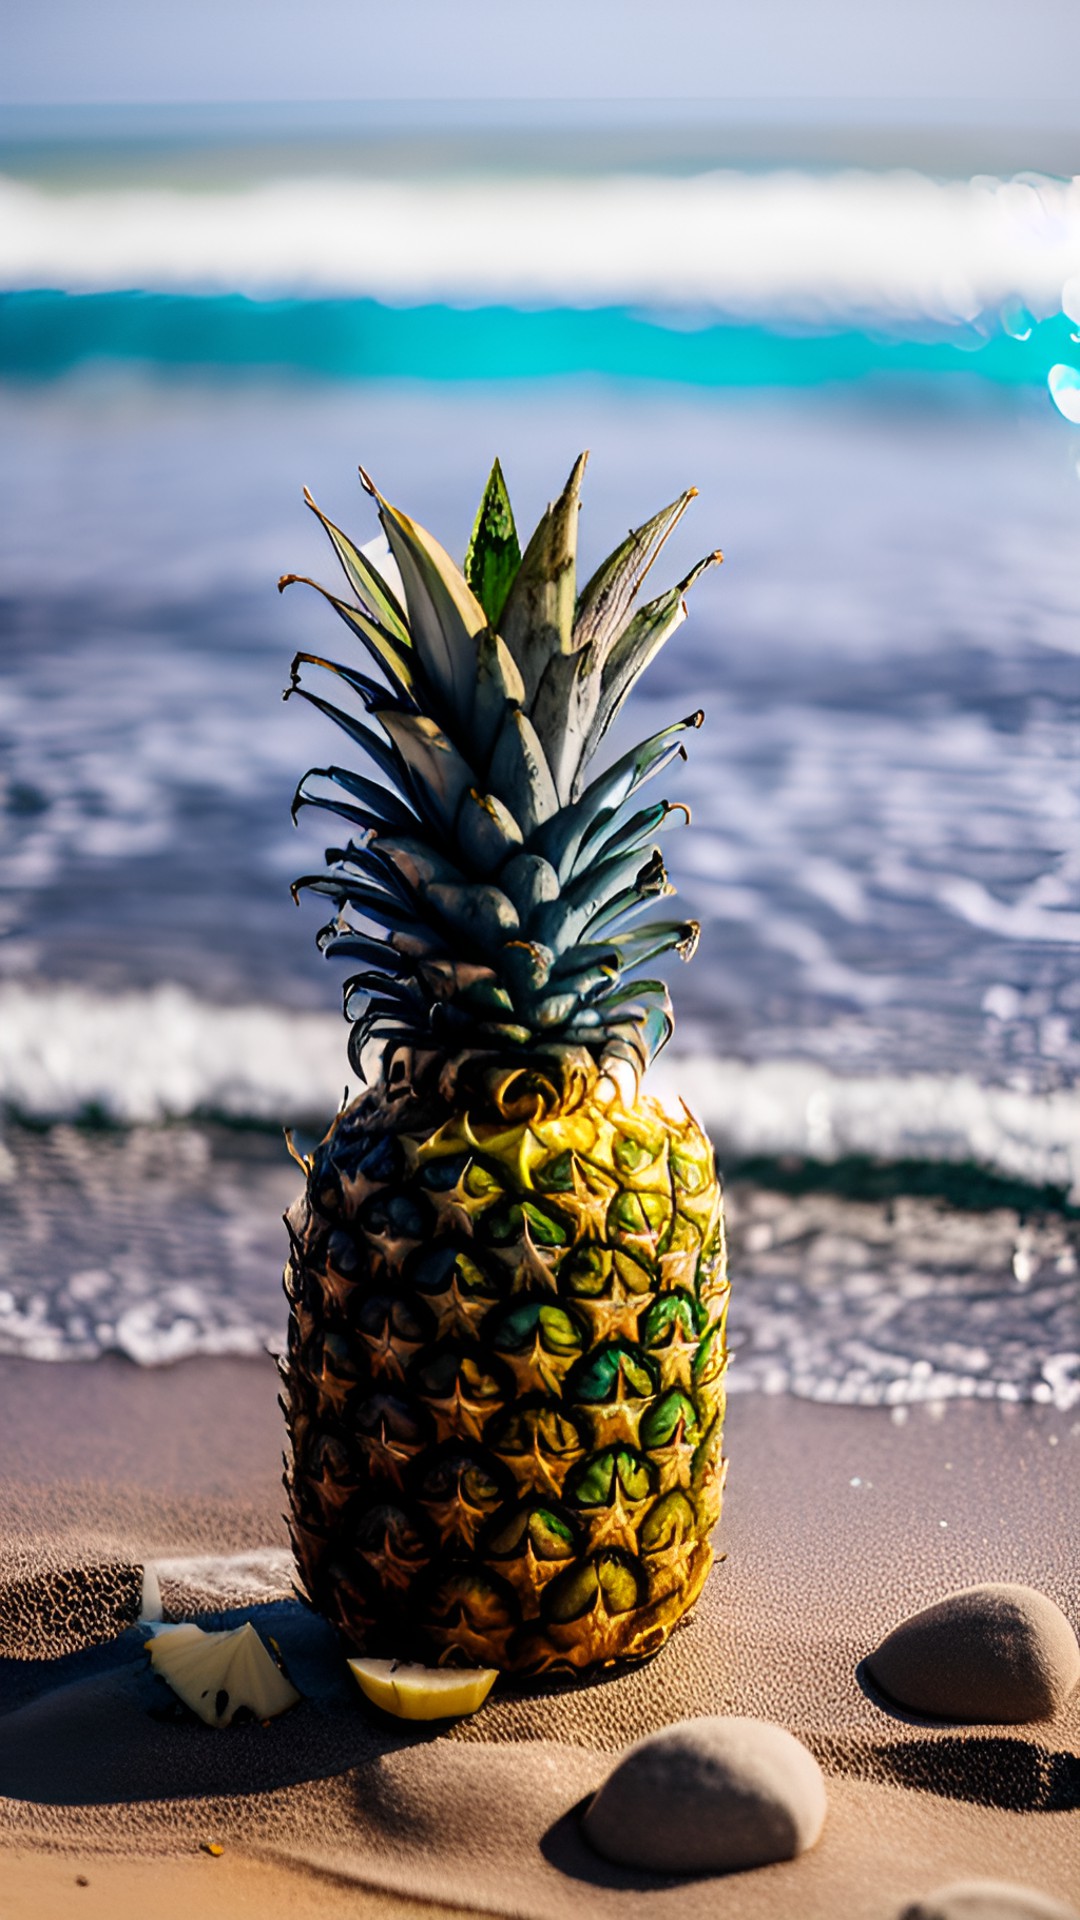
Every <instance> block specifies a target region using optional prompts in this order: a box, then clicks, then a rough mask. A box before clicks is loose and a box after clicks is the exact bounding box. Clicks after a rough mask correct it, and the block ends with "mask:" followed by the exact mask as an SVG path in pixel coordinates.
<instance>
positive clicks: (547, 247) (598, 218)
mask: <svg viewBox="0 0 1080 1920" xmlns="http://www.w3.org/2000/svg"><path fill="white" fill-rule="evenodd" d="M1078 266H1080V181H1075V180H1074V181H1059V180H1051V179H1040V178H1026V179H1018V180H996V179H990V178H978V179H973V180H950V181H941V180H935V179H932V178H930V177H928V176H926V175H923V174H919V173H916V172H914V171H895V172H891V173H890V172H885V173H879V172H870V171H858V170H850V171H846V172H840V173H832V174H829V173H825V174H816V173H806V172H799V171H796V170H773V171H767V172H763V173H743V172H738V171H734V170H722V171H714V172H707V173H702V174H699V175H697V176H695V177H692V178H677V177H669V176H665V175H662V174H648V173H638V174H626V173H619V174H608V175H600V176H597V177H588V176H584V177H579V178H557V177H551V176H545V175H543V174H539V175H537V174H532V175H524V176H521V175H519V176H516V177H515V176H514V175H512V174H509V173H507V174H501V175H493V176H487V177H483V176H480V177H470V176H468V175H461V174H458V175H454V174H450V175H449V176H445V177H441V178H433V179H423V180H415V179H408V178H400V179H393V178H389V179H388V178H382V179H373V178H366V179H363V178H361V179H356V178H353V179H349V178H344V177H332V176H331V177H326V178H316V179H310V178H291V179H290V178H278V179H270V180H264V181H261V182H258V183H256V184H253V185H250V186H247V187H236V186H233V187H220V188H218V189H217V190H216V191H210V192H207V191H200V192H192V191H183V190H181V189H179V188H177V187H168V186H156V187H146V186H136V185H120V186H112V187H109V188H97V189H88V188H77V189H74V190H67V191H60V190H58V189H56V188H55V187H50V188H49V189H47V190H46V189H43V188H42V187H41V186H39V185H36V184H34V183H33V182H29V181H20V180H16V179H10V178H8V179H3V180H0V286H3V287H6V288H9V289H26V288H33V287H52V288H63V289H66V290H68V291H89V290H99V291H107V290H115V289H123V288H141V289H144V290H145V289H162V290H169V291H181V290H188V291H197V292H221V291H243V292H247V293H251V294H255V295H256V296H260V297H275V296H280V295H287V294H309V295H331V296H334V297H343V296H352V297H356V296H366V297H369V298H372V299H375V300H381V301H389V302H392V303H393V302H405V303H414V302H424V301H449V302H465V303H473V304H483V303H489V304H490V303H492V302H496V303H497V302H503V301H507V302H511V303H518V304H525V305H537V306H543V307H550V306H559V305H564V304H567V305H573V306H619V305H627V304H633V303H635V302H642V303H644V304H646V305H649V306H653V307H655V306H661V307H663V308H667V309H671V308H680V307H681V308H683V309H686V310H687V311H688V312H689V313H690V315H691V316H692V314H693V312H694V310H695V309H705V310H708V311H713V312H716V311H720V312H724V313H726V314H729V315H731V316H736V317H740V316H741V317H744V318H753V317H760V316H761V315H762V314H771V315H773V316H781V317H786V318H787V319H789V320H792V321H798V322H801V323H808V324H811V325H821V324H830V323H832V322H833V321H835V319H836V317H837V316H839V315H844V316H848V317H851V316H859V315H870V314H872V315H874V316H877V317H878V318H879V319H880V318H881V317H882V316H892V318H894V319H895V320H896V321H897V322H899V323H902V324H908V323H911V322H913V321H919V322H927V321H930V322H935V323H938V324H941V325H944V326H946V327H949V326H953V325H956V324H957V323H969V322H971V321H973V320H975V319H976V318H977V316H979V315H980V314H987V313H991V312H993V313H997V312H999V311H1000V310H1002V309H1006V316H1005V317H1006V320H1007V322H1008V324H1009V325H1010V326H1011V328H1012V330H1013V331H1022V330H1023V327H1024V326H1025V325H1030V322H1031V320H1032V318H1034V319H1039V318H1043V317H1045V316H1047V315H1049V314H1053V313H1057V312H1058V311H1059V309H1060V305H1061V293H1062V287H1063V285H1064V283H1065V282H1066V281H1067V280H1068V279H1069V278H1070V276H1071V275H1074V274H1076V272H1077V269H1078ZM1025 316H1026V318H1025Z"/></svg>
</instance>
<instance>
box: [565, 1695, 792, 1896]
mask: <svg viewBox="0 0 1080 1920" xmlns="http://www.w3.org/2000/svg"><path fill="white" fill-rule="evenodd" d="M825 1807H826V1797H825V1781H824V1779H823V1777H822V1772H821V1768H820V1767H819V1766H818V1763H817V1761H816V1760H815V1759H814V1756H813V1754H812V1753H809V1752H808V1751H807V1749H806V1748H805V1747H804V1746H803V1745H802V1744H801V1742H800V1741H798V1740H796V1739H795V1737H794V1735H793V1734H790V1733H788V1732H787V1731H786V1730H785V1729H784V1728H783V1727H777V1726H773V1725H772V1723H771V1722H770V1721H768V1720H748V1719H743V1718H741V1717H735V1716H731V1717H721V1716H719V1715H716V1716H711V1717H709V1718H702V1719H700V1720H680V1721H678V1722H677V1723H676V1724H675V1725H674V1726H671V1727H665V1728H664V1729H663V1731H662V1732H660V1733H653V1734H649V1735H648V1737H647V1738H646V1739H644V1740H639V1741H638V1742H637V1744H636V1745H635V1746H632V1747H630V1748H628V1749H627V1751H626V1753H624V1754H623V1756H622V1759H621V1760H619V1761H618V1762H617V1764H616V1766H615V1767H614V1769H613V1770H612V1772H611V1773H610V1774H609V1775H608V1777H607V1779H606V1780H605V1782H604V1784H603V1786H602V1787H601V1788H600V1790H599V1792H598V1793H597V1794H596V1795H595V1797H594V1798H593V1800H592V1802H591V1804H590V1806H589V1808H588V1811H587V1812H586V1814H585V1818H584V1830H585V1837H586V1839H587V1840H588V1841H589V1842H590V1844H591V1845H592V1846H593V1847H595V1849H596V1851H597V1853H602V1854H603V1855H604V1857H605V1859H607V1860H613V1861H615V1863H616V1864H617V1865H619V1866H623V1867H645V1868H647V1869H649V1870H650V1871H651V1872H653V1873H729V1872H731V1871H732V1870H733V1869H735V1868H739V1867H765V1866H768V1865H769V1864H770V1863H771V1862H772V1861H775V1860H791V1859H793V1858H794V1857H795V1855H796V1854H797V1853H805V1851H806V1849H807V1848H808V1847H812V1846H813V1844H814V1842H815V1840H816V1839H817V1837H818V1835H819V1833H820V1832H821V1828H822V1825H823V1823H824V1819H825Z"/></svg>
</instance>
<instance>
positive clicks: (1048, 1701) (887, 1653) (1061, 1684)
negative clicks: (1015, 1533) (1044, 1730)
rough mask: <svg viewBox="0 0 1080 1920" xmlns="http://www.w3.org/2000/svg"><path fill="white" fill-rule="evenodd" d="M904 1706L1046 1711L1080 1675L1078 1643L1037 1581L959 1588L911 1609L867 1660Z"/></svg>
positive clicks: (1018, 1715)
mask: <svg viewBox="0 0 1080 1920" xmlns="http://www.w3.org/2000/svg"><path fill="white" fill-rule="evenodd" d="M866 1665H867V1670H868V1672H869V1674H870V1678H871V1679H872V1680H873V1682H874V1684H875V1686H878V1687H880V1688H881V1690H882V1692H883V1693H887V1694H888V1695H889V1696H890V1697H891V1698H892V1699H893V1700H896V1701H897V1702H899V1704H900V1705H901V1706H904V1707H911V1708H913V1709H914V1711H915V1712H916V1713H928V1714H934V1715H935V1716H936V1717H937V1718H939V1719H943V1720H964V1721H969V1722H979V1723H983V1724H986V1723H989V1724H992V1725H995V1726H1003V1725H1006V1724H1009V1725H1012V1724H1015V1723H1017V1722H1019V1721H1023V1720H1045V1719H1046V1718H1047V1717H1048V1716H1049V1715H1050V1714H1052V1713H1056V1712H1057V1710H1058V1708H1059V1707H1061V1706H1063V1705H1064V1703H1065V1701H1066V1700H1067V1699H1068V1697H1069V1695H1070V1693H1071V1692H1072V1690H1073V1688H1074V1687H1075V1685H1076V1683H1077V1681H1078V1680H1080V1646H1078V1645H1077V1641H1076V1635H1075V1633H1074V1632H1073V1630H1072V1627H1071V1626H1070V1625H1069V1622H1068V1621H1067V1620H1066V1618H1065V1615H1064V1614H1063V1613H1062V1611H1061V1609H1060V1607H1056V1606H1055V1605H1054V1602H1053V1601H1052V1600H1048V1599H1047V1597H1046V1595H1045V1594H1044V1593H1036V1591H1035V1589H1034V1587H1018V1586H986V1587H965V1588H963V1589H962V1590H961V1591H960V1592H958V1593H947V1594H946V1595H945V1597H944V1599H942V1600H938V1601H937V1602H936V1603H935V1604H934V1605H933V1606H932V1607H926V1608H924V1609H923V1611H922V1612H921V1613H914V1614H912V1616H911V1618H910V1619H909V1620H904V1621H902V1622H901V1624H900V1626H898V1627H894V1628H893V1631H892V1632H891V1633H890V1634H889V1635H887V1637H886V1638H885V1639H884V1640H883V1641H882V1643H881V1645H880V1647H878V1648H877V1650H876V1652H874V1653H872V1654H871V1655H870V1656H869V1658H868V1660H867V1662H866Z"/></svg>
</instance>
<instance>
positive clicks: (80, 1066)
mask: <svg viewBox="0 0 1080 1920" xmlns="http://www.w3.org/2000/svg"><path fill="white" fill-rule="evenodd" d="M0 1034H2V1035H3V1048H2V1052H0V1102H2V1103H3V1104H6V1105H7V1106H9V1107H11V1108H14V1109H15V1110H16V1111H17V1112H19V1113H21V1114H24V1115H27V1116H29V1117H33V1118H35V1119H41V1120H55V1119H64V1118H73V1117H75V1116H77V1115H78V1114H79V1113H80V1112H81V1111H83V1110H85V1109H86V1108H88V1107H96V1108H99V1109H100V1110H101V1111H102V1112H104V1113H105V1114H106V1115H107V1116H108V1117H109V1118H111V1119H113V1120H115V1121H118V1122H121V1123H124V1124H137V1123H146V1122H154V1121H159V1120H163V1119H169V1118H177V1117H182V1116H184V1115H186V1114H190V1113H192V1112H194V1111H197V1110H200V1109H202V1110H210V1111H213V1112H216V1113H221V1114H226V1115H230V1116H234V1117H236V1118H249V1119H256V1120H264V1121H266V1120H268V1121H272V1122H277V1123H281V1124H293V1123H296V1122H298V1121H301V1120H303V1119H306V1118H311V1119H315V1120H319V1119H322V1120H324V1121H325V1120H327V1119H328V1118H329V1117H330V1116H331V1115H332V1114H333V1113H334V1112H335V1111H336V1108H337V1106H338V1103H339V1100H340V1097H341V1091H342V1086H343V1084H344V1081H345V1079H346V1076H347V1067H346V1056H345V1046H346V1028H345V1024H344V1022H343V1021H342V1020H340V1019H338V1018H336V1017H335V1016H333V1015H332V1014H302V1013H290V1012H288V1011H286V1010H284V1009H282V1008H279V1007H223V1006H218V1005H214V1004H211V1003H208V1002H204V1001H201V1000H199V999H198V998H197V997H196V996H195V995H194V994H192V993H190V992H189V991H188V990H187V989H185V988H183V987H178V986H160V987H156V988H154V989H152V990H149V991H146V992H142V993H135V992H130V993H123V994H117V995H115V996H112V997H109V996H106V995H99V994H94V993H92V992H88V991H85V990H83V989H78V988H68V987H61V988H56V989H53V990H46V989H44V988H42V987H38V986H34V985H29V984H26V983H23V982H16V981H10V982H7V983H6V984H4V985H3V986H0ZM649 1086H650V1089H651V1090H653V1091H655V1092H656V1093H658V1094H659V1095H660V1096H661V1097H662V1098H664V1099H666V1100H668V1101H669V1102H671V1101H675V1100H677V1099H679V1098H682V1099H684V1100H685V1101H686V1103H687V1105H688V1106H690V1107H691V1108H692V1109H693V1111H694V1112H695V1113H697V1114H698V1116H699V1118H700V1119H701V1120H702V1121H703V1122H704V1123H705V1125H706V1126H707V1127H708V1128H709V1129H710V1131H711V1132H712V1133H713V1134H714V1136H715V1138H716V1139H717V1142H718V1144H719V1146H720V1150H721V1161H722V1163H723V1161H724V1160H725V1159H726V1160H728V1161H730V1160H732V1159H736V1158H743V1157H747V1156H750V1155H758V1154H761V1155H779V1154H800V1155H808V1156H810V1157H811V1158H813V1159H818V1160H825V1161H831V1160H836V1159H838V1158H840V1157H842V1156H843V1155H845V1154H849V1153H856V1154H868V1155H871V1156H874V1157H877V1158H881V1159H885V1160H897V1159H921V1160H933V1161H939V1160H945V1161H952V1162H957V1161H967V1160H970V1161H974V1162H976V1163H977V1164H979V1165H982V1166H985V1167H989V1168H993V1169H995V1170H997V1171H999V1172H1001V1173H1005V1174H1008V1175H1009V1176H1011V1177H1013V1178H1017V1179H1022V1180H1026V1181H1031V1182H1032V1183H1033V1184H1036V1185H1042V1184H1049V1185H1054V1186H1062V1187H1065V1188H1066V1189H1068V1190H1069V1191H1070V1193H1071V1194H1072V1195H1073V1197H1074V1199H1080V1092H1075V1091H1072V1090H1067V1089H1060V1090H1058V1091H1056V1092H1050V1093H1035V1092H1031V1091H1026V1090H1024V1089H1023V1088H1017V1087H1006V1086H993V1085H990V1086H988V1085H985V1084H983V1083H982V1082H980V1081H979V1080H978V1079H976V1078H975V1076H974V1075H969V1074H935V1073H913V1074H876V1075H871V1074H866V1075H841V1074H837V1073H833V1072H831V1071H830V1069H829V1068H828V1067H826V1066H823V1065H821V1064H818V1063H816V1062H814V1061H807V1060H769V1061H756V1062H745V1061H739V1060H725V1059H718V1058H708V1057H706V1058H701V1057H695V1058H692V1059H689V1058H682V1057H680V1056H678V1055H677V1054H672V1053H670V1052H669V1053H666V1054H664V1055H662V1056H661V1058H660V1059H659V1060H658V1061H657V1062H656V1064H655V1066H654V1067H653V1068H652V1070H651V1073H650V1078H649Z"/></svg>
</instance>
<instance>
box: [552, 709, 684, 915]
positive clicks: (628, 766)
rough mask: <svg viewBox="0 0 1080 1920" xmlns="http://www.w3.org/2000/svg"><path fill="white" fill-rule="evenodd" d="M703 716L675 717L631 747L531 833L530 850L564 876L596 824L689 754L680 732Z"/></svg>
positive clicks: (609, 817) (608, 818)
mask: <svg viewBox="0 0 1080 1920" xmlns="http://www.w3.org/2000/svg"><path fill="white" fill-rule="evenodd" d="M704 718H705V716H704V714H703V713H701V712H698V713H692V714H690V715H689V717H688V718H687V719H685V720H675V721H673V722H672V724H671V726H669V727H662V728H661V730H660V732H659V733H654V734H652V735H651V736H650V737H649V739H648V740H643V741H642V742H641V745H640V746H637V747H632V748H631V749H630V752H629V753H625V754H624V755H623V757H622V759H621V760H616V762H615V764H614V766H611V767H608V768H607V769H606V771H605V772H603V773H601V774H599V775H598V776H597V778H596V779H595V780H594V781H592V783H591V784H590V785H589V786H587V787H586V789H585V791H584V793H583V794H582V795H581V798H580V800H575V801H574V803H573V804H572V805H571V806H569V807H564V808H563V809H562V811H561V812H560V813H558V814H557V815H556V817H555V818H554V819H552V820H548V821H545V823H544V825H543V827H542V828H541V830H540V831H539V832H536V833H534V834H533V836H532V839H531V844H530V847H529V851H530V853H542V854H543V856H544V858H545V860H550V861H551V864H552V866H553V867H555V868H556V870H557V871H558V874H559V878H560V879H561V880H563V881H565V880H566V878H567V877H568V875H569V873H570V872H571V870H572V869H573V866H574V864H575V862H576V860H577V857H578V853H579V851H580V850H581V847H582V843H583V841H584V840H585V839H586V837H587V836H588V835H589V834H590V833H591V832H592V831H593V830H594V829H599V828H600V827H606V826H608V825H610V824H612V823H613V820H614V815H615V814H616V813H617V811H618V809H619V808H620V807H621V806H623V805H624V803H625V802H626V801H627V800H629V798H630V796H631V794H633V793H635V792H636V791H637V789H638V787H640V786H641V784H642V782H643V781H645V780H648V779H649V778H650V776H651V775H653V774H655V773H659V772H660V771H661V769H662V768H664V767H666V766H667V765H668V764H669V763H670V761H672V760H673V759H675V757H676V755H681V756H682V758H683V759H685V758H686V749H685V747H684V746H683V744H682V742H681V740H679V738H678V736H679V734H681V733H685V732H686V731H687V729H688V728H690V727H700V725H701V723H702V720H703V719H704Z"/></svg>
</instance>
